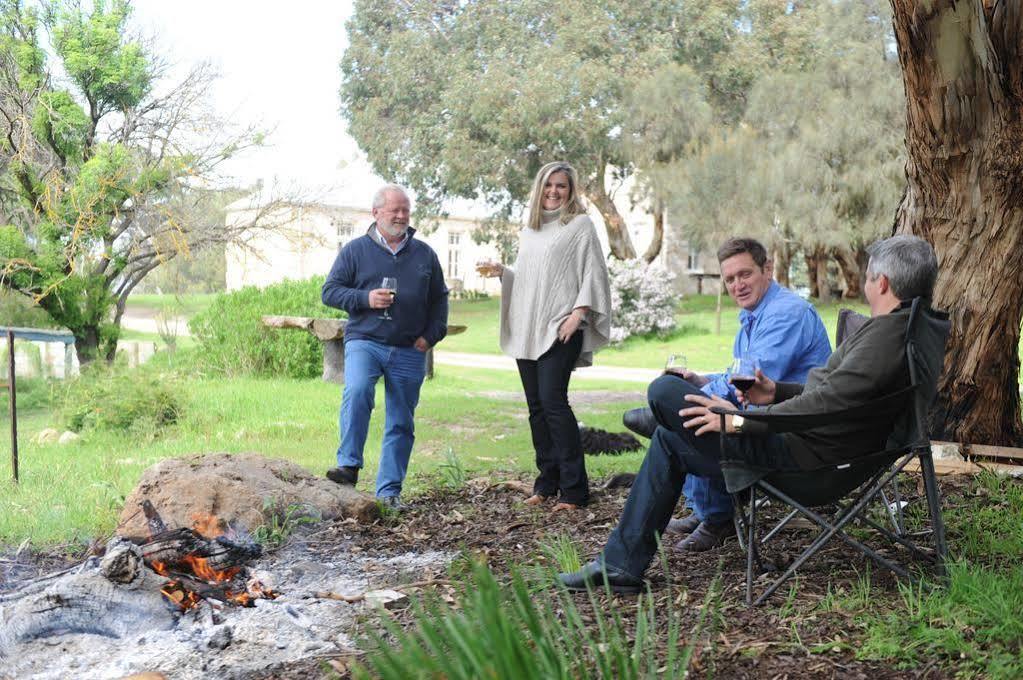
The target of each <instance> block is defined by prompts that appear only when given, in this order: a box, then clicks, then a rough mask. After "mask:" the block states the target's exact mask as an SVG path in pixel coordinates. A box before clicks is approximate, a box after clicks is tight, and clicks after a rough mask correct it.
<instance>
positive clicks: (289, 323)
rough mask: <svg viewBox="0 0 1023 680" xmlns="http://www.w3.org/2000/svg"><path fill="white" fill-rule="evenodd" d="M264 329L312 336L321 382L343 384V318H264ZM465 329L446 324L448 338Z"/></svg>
mask: <svg viewBox="0 0 1023 680" xmlns="http://www.w3.org/2000/svg"><path fill="white" fill-rule="evenodd" d="M262 321H263V325H264V326H266V327H267V328H277V329H297V330H303V331H307V332H309V333H312V334H313V335H314V336H316V338H317V339H318V340H319V341H320V342H322V343H323V376H322V377H323V379H324V380H326V381H327V382H332V383H337V384H339V385H341V384H343V383H344V381H345V325H346V324H347V323H348V320H347V319H313V318H310V317H308V316H264V317H262ZM465 329H466V326H456V325H452V324H448V335H458V334H459V333H464V332H465ZM426 377H428V378H432V377H433V348H432V347H431V348H430V349H429V350H428V351H427V352H426Z"/></svg>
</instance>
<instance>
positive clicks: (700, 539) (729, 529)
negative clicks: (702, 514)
mask: <svg viewBox="0 0 1023 680" xmlns="http://www.w3.org/2000/svg"><path fill="white" fill-rule="evenodd" d="M733 533H735V525H734V524H733V523H732V522H720V523H717V524H713V523H711V522H700V525H699V526H698V527H696V530H695V531H694V532H693V533H691V534H689V536H687V537H686V538H685V539H683V540H681V541H679V542H678V543H676V544H675V550H678V551H680V552H693V553H697V552H707V551H708V550H713V549H714V548H716V547H718V546H719V545H721V544H722V543H724V542H725V539H726V538H728V537H729V536H731V535H732V534H733Z"/></svg>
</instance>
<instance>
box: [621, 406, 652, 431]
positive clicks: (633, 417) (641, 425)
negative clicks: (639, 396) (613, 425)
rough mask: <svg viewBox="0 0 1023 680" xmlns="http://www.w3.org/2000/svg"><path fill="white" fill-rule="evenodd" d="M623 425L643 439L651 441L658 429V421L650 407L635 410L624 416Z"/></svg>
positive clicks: (627, 412)
mask: <svg viewBox="0 0 1023 680" xmlns="http://www.w3.org/2000/svg"><path fill="white" fill-rule="evenodd" d="M622 424H623V425H625V427H627V428H629V429H630V430H632V431H633V432H635V433H636V434H638V435H639V436H641V437H646V438H647V439H650V438H651V437H653V436H654V430H656V429H657V419H656V418H654V412H653V411H651V410H650V408H649V407H644V408H634V409H631V410H629V411H626V412H625V414H624V415H623V416H622Z"/></svg>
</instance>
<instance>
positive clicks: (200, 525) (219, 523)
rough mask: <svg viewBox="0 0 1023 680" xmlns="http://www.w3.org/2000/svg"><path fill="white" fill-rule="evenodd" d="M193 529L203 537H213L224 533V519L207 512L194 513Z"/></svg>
mask: <svg viewBox="0 0 1023 680" xmlns="http://www.w3.org/2000/svg"><path fill="white" fill-rule="evenodd" d="M192 529H194V530H195V533H197V534H199V535H200V536H202V537H203V538H206V539H213V538H216V537H217V536H223V535H224V521H223V520H222V519H220V518H219V517H215V516H213V515H210V514H207V513H196V514H194V515H192Z"/></svg>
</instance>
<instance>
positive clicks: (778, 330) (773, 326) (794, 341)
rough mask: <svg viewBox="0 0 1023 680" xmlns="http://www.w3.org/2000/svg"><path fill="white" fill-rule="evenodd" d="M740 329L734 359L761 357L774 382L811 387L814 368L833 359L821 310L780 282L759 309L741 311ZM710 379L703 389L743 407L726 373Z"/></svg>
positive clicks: (758, 305)
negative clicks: (809, 377)
mask: <svg viewBox="0 0 1023 680" xmlns="http://www.w3.org/2000/svg"><path fill="white" fill-rule="evenodd" d="M739 326H740V327H739V332H738V333H736V335H735V343H734V344H733V345H732V354H733V356H739V355H740V354H747V353H748V354H752V355H754V356H756V357H757V358H758V359H759V360H760V370H761V371H763V372H764V375H766V376H767V377H768V378H770V379H771V380H775V381H778V382H798V383H802V382H806V374H807V373H809V372H810V369H811V368H814V367H815V366H823V365H824V364H825V363H827V361H828V357H830V356H831V341H830V340H828V333H827V331H826V330H825V328H824V322H822V321H821V317H820V315H818V314H817V310H816V309H814V307H813V305H811V304H810V303H809V302H807V301H806V300H804V299H802V298H801V297H799V296H798V295H796V294H795V293H793V292H792V291H791V290H789V289H788V288H783V287H782V286H780V285H778V283H777V282H776V281H772V282H771V285H770V286H768V288H767V292H765V293H764V297H763V298H761V300H760V302H759V303H758V304H757V306H756V307H755V308H753V309H752V310H746V309H743V310H742V311H740V312H739ZM707 377H708V378H710V382H709V383H707V384H706V385H704V386H703V388H702V389H703V392H704V393H705V394H708V395H716V396H719V397H722V398H724V399H728V400H729V401H731V402H733V403H738V402H737V401H736V398H735V388H734V386H732V385H731V384H730V383H729V382H728V380H727V376H726V375H725V374H723V373H715V374H711V375H708V376H707Z"/></svg>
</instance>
